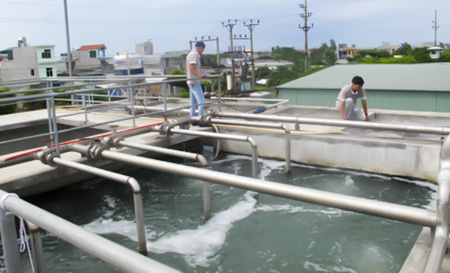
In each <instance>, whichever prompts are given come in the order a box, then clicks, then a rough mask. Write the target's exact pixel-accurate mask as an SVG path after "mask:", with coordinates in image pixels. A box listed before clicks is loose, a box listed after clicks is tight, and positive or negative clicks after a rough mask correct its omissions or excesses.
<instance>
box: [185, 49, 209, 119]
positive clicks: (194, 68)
mask: <svg viewBox="0 0 450 273" xmlns="http://www.w3.org/2000/svg"><path fill="white" fill-rule="evenodd" d="M204 50H205V43H204V42H196V43H195V48H194V49H193V50H192V51H191V52H189V54H188V55H187V57H186V72H187V78H188V80H187V84H188V86H189V93H190V96H191V114H190V115H191V117H193V116H195V109H196V106H195V105H196V104H204V103H205V97H204V96H203V90H202V86H201V85H200V79H195V80H189V79H192V78H205V77H206V74H205V73H202V70H201V69H202V68H201V64H200V56H201V55H202V53H203V51H204ZM203 106H204V105H199V106H198V115H199V116H202V115H203V113H204V110H203Z"/></svg>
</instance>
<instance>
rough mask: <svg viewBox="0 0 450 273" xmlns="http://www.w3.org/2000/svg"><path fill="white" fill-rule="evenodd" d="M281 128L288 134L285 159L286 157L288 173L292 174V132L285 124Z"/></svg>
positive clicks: (286, 170)
mask: <svg viewBox="0 0 450 273" xmlns="http://www.w3.org/2000/svg"><path fill="white" fill-rule="evenodd" d="M281 128H283V130H284V132H285V133H286V144H285V157H286V169H285V172H286V173H290V172H291V131H290V130H289V128H288V127H287V125H285V124H281Z"/></svg>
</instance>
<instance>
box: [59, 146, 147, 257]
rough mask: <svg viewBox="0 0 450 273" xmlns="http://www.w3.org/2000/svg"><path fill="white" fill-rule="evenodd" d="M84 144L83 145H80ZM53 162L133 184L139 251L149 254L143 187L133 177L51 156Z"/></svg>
mask: <svg viewBox="0 0 450 273" xmlns="http://www.w3.org/2000/svg"><path fill="white" fill-rule="evenodd" d="M80 146H83V145H80ZM51 163H53V164H57V165H61V166H65V167H69V168H73V169H76V170H79V171H83V172H87V173H90V174H94V175H97V176H100V177H103V178H106V179H110V180H113V181H116V182H119V183H122V184H128V185H130V186H131V188H132V190H133V201H134V213H135V217H136V230H137V237H138V249H139V253H141V254H144V255H147V239H146V237H145V224H144V209H143V204H142V194H141V188H140V186H139V184H138V182H137V181H136V179H134V178H133V177H130V176H126V175H123V174H119V173H114V172H111V171H107V170H102V169H99V168H95V167H92V166H88V165H84V164H80V163H77V162H73V161H69V160H64V159H61V158H59V157H53V158H51Z"/></svg>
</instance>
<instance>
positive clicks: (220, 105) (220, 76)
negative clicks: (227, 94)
mask: <svg viewBox="0 0 450 273" xmlns="http://www.w3.org/2000/svg"><path fill="white" fill-rule="evenodd" d="M222 75H223V73H220V75H219V77H218V79H217V82H218V83H219V112H222V83H221V81H222Z"/></svg>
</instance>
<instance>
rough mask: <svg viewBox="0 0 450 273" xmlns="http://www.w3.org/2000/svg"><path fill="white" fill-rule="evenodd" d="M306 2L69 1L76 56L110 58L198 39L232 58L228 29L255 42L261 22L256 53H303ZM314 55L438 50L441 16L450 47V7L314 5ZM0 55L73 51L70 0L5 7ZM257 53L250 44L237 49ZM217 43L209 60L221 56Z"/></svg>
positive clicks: (316, 0) (363, 2)
mask: <svg viewBox="0 0 450 273" xmlns="http://www.w3.org/2000/svg"><path fill="white" fill-rule="evenodd" d="M304 1H305V0H301V1H293V0H278V1H274V0H247V1H242V0H241V1H238V0H227V1H216V0H209V1H207V0H127V1H123V0H120V1H119V0H96V1H93V0H90V1H88V0H77V1H73V0H67V3H68V14H69V27H70V43H71V48H77V47H80V46H82V45H88V44H105V45H106V47H107V50H106V53H107V55H108V56H114V55H115V54H116V53H117V52H119V51H124V50H129V51H130V52H134V51H135V44H136V43H142V42H144V41H146V40H148V39H151V40H152V42H153V45H154V52H155V53H164V52H168V51H179V50H187V49H189V41H190V40H194V39H195V37H201V36H211V37H214V38H215V37H219V41H220V50H221V51H227V50H228V46H229V44H230V39H229V32H228V30H227V29H226V28H225V27H223V26H222V22H225V23H228V19H232V20H233V21H234V20H237V24H236V25H235V26H234V28H233V33H234V34H237V35H239V34H242V35H244V34H247V35H248V34H249V30H248V28H247V27H245V26H244V25H243V22H244V21H247V22H248V21H249V20H250V19H253V20H260V23H259V25H258V26H256V27H255V30H254V32H253V37H254V42H253V43H254V49H255V51H264V50H270V49H271V48H272V47H273V46H287V47H295V48H304V46H305V34H304V32H303V30H302V29H299V24H301V25H302V26H303V25H304V21H303V19H302V18H300V13H304V11H303V10H302V9H301V8H300V6H299V4H305V2H304ZM307 7H308V12H311V13H312V15H311V17H309V21H308V25H310V23H312V24H314V27H313V28H311V29H310V30H309V32H308V45H309V46H308V47H309V48H314V47H320V46H321V44H322V43H329V41H330V39H334V40H335V41H336V43H338V42H340V41H342V42H344V43H347V44H348V45H352V44H355V45H356V46H357V47H359V48H375V47H377V46H380V45H381V44H382V42H390V43H391V44H392V45H400V44H401V43H404V42H408V43H410V44H411V45H417V44H419V43H423V42H434V29H433V28H432V26H433V25H434V24H433V22H432V21H433V20H434V13H435V10H437V12H438V20H437V21H438V25H439V28H438V41H439V42H444V43H447V42H448V43H450V16H449V15H450V14H449V13H450V1H449V0H427V1H423V0H396V1H392V0H308V2H307ZM0 35H1V36H0V50H1V49H5V48H9V47H13V46H17V39H18V38H19V37H26V38H27V41H28V43H29V44H30V45H55V46H56V47H55V50H56V52H57V54H59V53H63V52H66V51H67V43H66V31H65V23H64V1H63V0H33V1H32V0H0ZM234 44H235V45H241V46H245V47H246V48H247V49H249V48H250V42H249V41H248V40H239V41H234ZM215 52H216V45H215V43H214V42H209V43H206V51H205V53H211V54H213V53H215Z"/></svg>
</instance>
